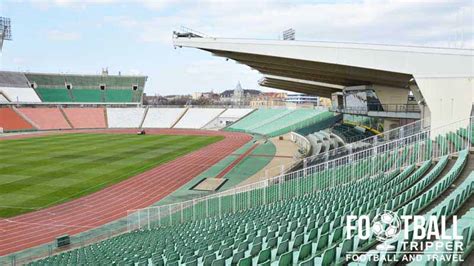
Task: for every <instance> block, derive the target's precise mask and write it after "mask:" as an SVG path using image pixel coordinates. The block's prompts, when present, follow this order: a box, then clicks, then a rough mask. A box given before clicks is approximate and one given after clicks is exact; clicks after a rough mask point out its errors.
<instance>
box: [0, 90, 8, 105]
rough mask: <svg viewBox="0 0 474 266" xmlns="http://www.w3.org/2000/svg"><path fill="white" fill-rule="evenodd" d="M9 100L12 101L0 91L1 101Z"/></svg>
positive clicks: (6, 101)
mask: <svg viewBox="0 0 474 266" xmlns="http://www.w3.org/2000/svg"><path fill="white" fill-rule="evenodd" d="M8 102H10V100H9V99H7V97H6V96H5V95H3V94H2V93H1V92H0V103H8Z"/></svg>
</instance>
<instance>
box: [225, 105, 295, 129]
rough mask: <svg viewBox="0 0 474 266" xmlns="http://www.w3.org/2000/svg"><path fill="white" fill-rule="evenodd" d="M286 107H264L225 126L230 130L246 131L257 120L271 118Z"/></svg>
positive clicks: (279, 113)
mask: <svg viewBox="0 0 474 266" xmlns="http://www.w3.org/2000/svg"><path fill="white" fill-rule="evenodd" d="M285 111H286V109H265V108H261V109H258V110H256V111H255V112H253V113H251V114H250V115H248V116H246V117H245V118H244V119H241V120H239V121H237V122H236V123H234V124H232V125H231V126H229V127H227V129H228V130H230V131H240V132H248V131H249V129H250V128H251V127H252V126H253V125H254V124H255V123H257V122H259V121H262V120H267V119H271V118H272V117H274V116H277V115H281V114H282V113H283V112H285Z"/></svg>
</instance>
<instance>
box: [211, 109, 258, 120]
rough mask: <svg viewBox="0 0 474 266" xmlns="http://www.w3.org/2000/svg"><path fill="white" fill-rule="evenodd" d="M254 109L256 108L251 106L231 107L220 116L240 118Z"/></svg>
mask: <svg viewBox="0 0 474 266" xmlns="http://www.w3.org/2000/svg"><path fill="white" fill-rule="evenodd" d="M253 110H254V109H251V108H229V109H227V110H225V111H224V112H223V113H222V114H221V115H220V116H219V117H229V118H236V119H240V118H242V117H244V116H246V115H248V114H249V113H250V112H252V111H253Z"/></svg>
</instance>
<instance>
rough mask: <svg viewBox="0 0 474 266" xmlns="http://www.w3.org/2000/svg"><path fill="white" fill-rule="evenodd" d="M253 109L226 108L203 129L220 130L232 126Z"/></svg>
mask: <svg viewBox="0 0 474 266" xmlns="http://www.w3.org/2000/svg"><path fill="white" fill-rule="evenodd" d="M254 110H255V109H251V108H228V109H226V110H225V111H224V112H223V113H222V114H221V115H219V117H217V118H216V119H214V120H213V121H211V122H209V123H208V124H207V125H206V126H205V127H204V128H205V129H221V128H224V127H226V126H229V125H231V124H233V123H234V122H236V121H238V120H239V119H241V118H242V117H245V116H246V115H248V114H249V113H251V112H253V111H254Z"/></svg>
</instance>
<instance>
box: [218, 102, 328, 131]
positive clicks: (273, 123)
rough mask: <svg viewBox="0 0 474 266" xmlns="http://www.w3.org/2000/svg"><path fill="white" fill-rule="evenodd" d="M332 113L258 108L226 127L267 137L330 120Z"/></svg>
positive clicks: (315, 110) (314, 110) (313, 110)
mask: <svg viewBox="0 0 474 266" xmlns="http://www.w3.org/2000/svg"><path fill="white" fill-rule="evenodd" d="M333 117H334V114H333V113H331V112H328V111H325V110H317V109H294V110H292V109H259V110H257V111H255V112H253V113H251V114H250V115H248V116H246V117H245V118H244V119H242V120H240V121H238V122H236V123H234V124H232V125H231V126H229V127H228V128H227V130H229V131H241V132H248V133H254V134H260V135H265V136H268V137H273V136H278V135H282V134H285V133H288V132H290V131H297V130H298V129H301V128H305V127H308V126H309V125H311V124H317V123H324V121H326V120H332V118H333Z"/></svg>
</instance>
